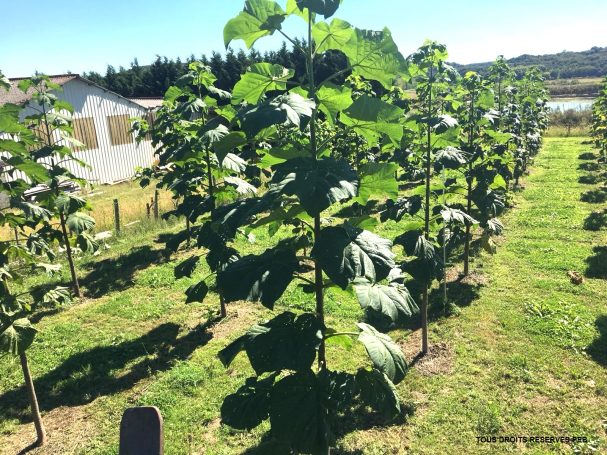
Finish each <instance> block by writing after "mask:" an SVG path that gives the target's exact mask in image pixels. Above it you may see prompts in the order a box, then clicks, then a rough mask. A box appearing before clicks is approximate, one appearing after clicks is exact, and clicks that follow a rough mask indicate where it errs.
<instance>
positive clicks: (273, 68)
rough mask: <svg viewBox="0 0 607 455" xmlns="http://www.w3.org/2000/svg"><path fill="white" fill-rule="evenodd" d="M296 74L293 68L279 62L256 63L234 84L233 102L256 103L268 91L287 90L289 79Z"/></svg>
mask: <svg viewBox="0 0 607 455" xmlns="http://www.w3.org/2000/svg"><path fill="white" fill-rule="evenodd" d="M294 75H295V72H294V71H293V70H290V69H287V68H285V67H284V66H281V65H278V64H271V63H255V64H253V65H251V66H250V67H249V69H248V70H247V72H246V73H245V74H243V75H242V77H241V78H240V80H239V81H238V82H237V83H236V85H235V86H234V91H233V92H232V102H233V103H236V104H238V103H240V102H242V101H246V102H247V103H250V104H256V103H258V102H259V100H260V99H261V97H262V96H263V95H264V94H265V93H266V92H268V91H272V90H286V89H287V81H288V80H289V79H291V78H292V77H293V76H294Z"/></svg>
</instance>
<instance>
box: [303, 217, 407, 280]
mask: <svg viewBox="0 0 607 455" xmlns="http://www.w3.org/2000/svg"><path fill="white" fill-rule="evenodd" d="M312 255H313V256H314V257H315V258H316V259H317V260H318V262H319V265H320V266H321V267H322V269H323V271H324V272H325V273H326V274H327V276H328V277H329V278H331V280H332V281H333V282H334V283H335V284H337V285H338V286H340V287H341V288H343V289H346V288H347V287H348V285H349V284H350V283H351V282H353V281H354V280H355V279H356V278H360V277H364V278H367V279H368V280H369V281H371V282H375V281H378V280H381V279H383V278H385V277H387V276H388V274H389V273H390V270H392V269H393V268H395V267H396V264H395V262H394V253H392V242H391V241H390V240H387V239H384V238H382V237H379V236H378V235H375V234H373V233H372V232H369V231H364V230H362V229H359V228H355V227H353V226H351V225H350V224H347V223H346V224H344V225H342V226H332V227H326V228H324V229H323V230H322V231H321V232H320V235H319V237H318V238H317V239H316V243H315V245H314V248H313V249H312Z"/></svg>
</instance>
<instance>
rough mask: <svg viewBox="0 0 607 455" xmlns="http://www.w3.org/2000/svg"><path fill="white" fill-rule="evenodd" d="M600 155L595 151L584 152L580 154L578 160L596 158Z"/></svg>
mask: <svg viewBox="0 0 607 455" xmlns="http://www.w3.org/2000/svg"><path fill="white" fill-rule="evenodd" d="M598 157H599V156H598V155H597V154H596V153H594V152H584V153H580V154H579V155H578V160H596V159H597V158H598Z"/></svg>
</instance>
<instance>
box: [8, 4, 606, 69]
mask: <svg viewBox="0 0 607 455" xmlns="http://www.w3.org/2000/svg"><path fill="white" fill-rule="evenodd" d="M278 1H279V3H281V4H284V3H286V0H278ZM243 3H244V0H60V1H56V2H49V1H42V0H29V1H28V2H24V3H22V2H19V1H11V0H0V24H1V28H0V30H1V32H0V34H1V36H2V44H1V45H0V70H1V71H3V72H4V73H5V74H6V75H8V76H9V77H16V76H27V75H30V74H32V73H33V72H34V71H35V70H38V71H41V72H44V73H47V74H57V73H64V72H66V71H72V72H78V73H79V72H83V71H88V70H95V71H100V72H102V73H104V72H105V69H106V67H107V65H108V64H112V65H114V66H115V67H118V66H120V65H123V66H128V65H129V63H130V62H131V61H132V60H133V58H135V57H137V58H138V60H139V63H140V64H147V63H149V62H151V61H152V60H153V59H154V57H155V55H156V54H160V55H166V56H169V57H182V58H186V57H187V56H189V55H190V54H195V55H196V56H199V55H200V54H202V53H206V54H207V55H208V54H210V53H211V51H213V50H217V51H222V50H223V40H222V31H223V25H224V24H225V22H226V21H227V20H228V19H230V18H231V17H233V16H235V15H236V14H237V13H238V12H239V11H240V10H241V9H242V5H243ZM429 5H431V6H429ZM337 16H338V17H340V18H342V19H345V20H347V21H349V22H351V23H352V24H353V25H356V26H358V27H361V28H368V29H381V28H383V27H384V26H388V27H389V28H390V29H391V30H392V33H393V35H394V38H395V40H396V42H397V44H398V45H399V48H400V49H401V52H402V53H403V54H405V55H408V54H409V53H411V52H412V51H413V50H414V49H415V48H416V47H417V46H419V45H420V44H421V43H422V42H423V41H424V39H426V38H431V39H435V40H438V41H440V42H443V43H445V44H447V46H448V48H449V52H450V59H451V60H452V61H456V62H459V63H472V62H478V61H487V60H493V59H494V58H495V57H496V56H497V55H499V54H504V55H505V56H506V57H515V56H518V55H520V54H524V53H529V54H545V53H555V52H560V51H562V50H571V51H579V50H586V49H589V48H590V47H592V46H607V30H606V29H605V21H606V18H607V1H606V0H584V1H583V2H581V1H580V2H575V1H571V0H567V1H565V0H509V1H507V2H505V1H497V0H493V1H487V0H460V1H453V0H434V1H433V2H422V1H417V2H413V1H406V0H344V3H343V6H342V8H341V9H340V10H339V11H338V13H337ZM301 25H303V22H301V23H300V22H299V20H298V19H296V18H293V19H290V20H289V22H288V23H287V24H286V25H285V30H286V31H287V32H288V33H290V34H292V35H294V36H302V35H303V28H301ZM280 41H281V40H280V39H279V38H274V37H273V38H269V39H266V40H262V41H261V42H259V45H257V48H258V49H259V50H262V51H263V50H265V49H268V48H271V47H273V46H275V45H276V44H277V43H280ZM235 47H236V48H238V45H237V46H235Z"/></svg>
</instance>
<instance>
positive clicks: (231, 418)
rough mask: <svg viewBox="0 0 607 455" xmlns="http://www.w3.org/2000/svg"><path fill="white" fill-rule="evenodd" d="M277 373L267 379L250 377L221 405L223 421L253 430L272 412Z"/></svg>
mask: <svg viewBox="0 0 607 455" xmlns="http://www.w3.org/2000/svg"><path fill="white" fill-rule="evenodd" d="M275 379H276V375H271V376H269V377H267V378H265V379H259V378H248V379H247V380H246V382H245V384H244V385H243V386H242V387H240V388H239V389H238V390H237V391H236V392H235V393H233V394H231V395H228V396H227V397H225V399H224V400H223V403H222V405H221V421H222V422H223V423H225V424H226V425H229V426H231V427H232V428H236V429H237V430H251V429H253V428H255V427H256V426H258V425H259V424H260V423H261V422H263V421H264V420H266V419H267V418H268V417H269V414H270V393H271V391H272V386H273V385H274V381H275Z"/></svg>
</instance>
